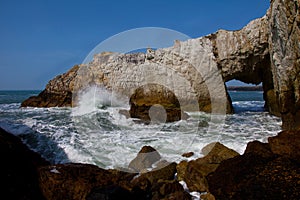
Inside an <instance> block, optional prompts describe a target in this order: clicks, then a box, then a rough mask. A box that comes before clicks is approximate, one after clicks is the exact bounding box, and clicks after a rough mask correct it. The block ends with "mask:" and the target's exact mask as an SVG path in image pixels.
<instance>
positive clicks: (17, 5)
mask: <svg viewBox="0 0 300 200" xmlns="http://www.w3.org/2000/svg"><path fill="white" fill-rule="evenodd" d="M268 7H269V0H247V1H246V0H227V1H221V0H219V1H217V0H209V1H208V0H207V1H201V0H186V1H183V0H182V1H176V0H149V1H144V0H128V1H116V0H104V1H102V0H85V1H83V0H60V1H59V0H51V1H50V0H49V1H48V0H26V1H23V0H0V27H1V29H0V70H1V73H0V90H23V89H43V88H44V87H45V85H46V84H47V82H48V81H49V80H50V79H52V78H54V77H55V76H56V75H58V74H61V73H64V72H66V71H67V70H68V69H69V68H70V67H72V66H73V65H75V64H80V63H81V62H82V61H83V60H84V58H85V57H86V56H87V54H88V53H89V52H90V51H91V50H92V49H93V48H94V47H95V46H96V45H97V44H99V43H100V42H101V41H103V40H105V39H107V38H109V37H111V36H113V35H115V34H117V33H120V32H123V31H126V30H129V29H133V28H140V27H162V28H168V29H173V30H176V31H179V32H181V33H184V34H186V35H188V36H190V37H192V38H196V37H200V36H204V35H207V34H209V33H213V32H216V31H217V30H218V29H226V30H237V29H240V28H242V27H243V26H245V25H246V24H247V23H248V22H249V21H251V20H252V19H255V18H258V17H262V16H263V15H264V14H265V13H266V11H267V9H268Z"/></svg>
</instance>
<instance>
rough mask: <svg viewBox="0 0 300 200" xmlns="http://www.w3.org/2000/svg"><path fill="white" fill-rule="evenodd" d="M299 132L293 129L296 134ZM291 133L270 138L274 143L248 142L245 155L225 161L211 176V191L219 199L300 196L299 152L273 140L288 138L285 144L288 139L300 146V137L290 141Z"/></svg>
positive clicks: (209, 180) (297, 197)
mask: <svg viewBox="0 0 300 200" xmlns="http://www.w3.org/2000/svg"><path fill="white" fill-rule="evenodd" d="M298 134H299V133H298V132H297V131H294V132H293V135H294V137H296V135H298ZM291 135H292V132H281V133H279V136H275V137H271V138H269V141H272V144H271V143H260V142H257V141H256V142H251V143H249V144H248V146H247V149H246V151H245V153H244V154H243V155H241V156H236V157H234V158H231V159H228V160H225V161H224V162H222V163H221V164H220V166H219V167H218V168H217V169H216V171H215V172H214V173H212V174H210V175H209V176H208V184H209V191H210V192H211V193H212V194H213V195H214V196H215V197H216V199H299V197H300V192H299V191H300V190H299V189H300V163H299V159H298V157H297V153H296V152H295V153H291V151H290V148H289V147H287V146H281V145H277V144H276V143H275V142H274V140H277V139H278V138H286V139H282V142H283V143H285V142H286V141H289V142H290V144H289V145H291V146H292V147H295V146H298V145H299V140H298V141H297V140H293V141H291V140H289V138H290V137H291ZM273 142H274V143H273ZM274 145H275V146H276V148H274ZM271 146H273V148H272V147H271ZM286 148H288V150H287V149H286ZM287 152H289V153H287Z"/></svg>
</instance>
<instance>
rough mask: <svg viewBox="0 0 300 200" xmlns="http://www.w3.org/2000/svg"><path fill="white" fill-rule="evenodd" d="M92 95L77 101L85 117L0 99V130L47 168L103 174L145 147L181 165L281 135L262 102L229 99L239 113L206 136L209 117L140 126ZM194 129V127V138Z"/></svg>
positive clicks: (125, 106) (66, 110)
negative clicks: (85, 167) (213, 150)
mask: <svg viewBox="0 0 300 200" xmlns="http://www.w3.org/2000/svg"><path fill="white" fill-rule="evenodd" d="M91 91H95V89H94V90H92V89H91ZM91 91H86V94H84V93H82V94H83V95H82V96H80V97H81V100H82V101H81V103H82V106H83V107H84V106H86V107H88V106H91V107H90V110H89V111H90V112H82V113H80V112H79V111H78V109H79V108H80V107H75V108H20V103H7V101H6V100H5V99H3V102H5V103H2V104H0V126H3V127H5V129H6V130H8V131H10V132H12V133H15V134H16V133H17V134H19V136H20V137H22V139H23V141H24V142H25V143H26V144H27V145H28V146H29V147H30V148H31V149H33V150H35V151H37V152H39V153H40V154H41V155H42V156H43V157H44V158H46V159H48V160H49V161H51V162H52V163H67V162H81V163H90V164H95V165H97V166H99V167H102V168H115V167H126V166H127V165H128V164H129V163H130V161H131V160H132V159H133V158H134V157H135V156H136V154H137V152H138V151H139V150H140V149H141V147H143V146H145V145H150V146H152V147H154V148H155V149H157V150H158V151H159V153H160V154H161V155H162V157H163V158H164V159H166V160H168V161H170V162H171V161H176V162H179V161H180V160H182V159H186V158H183V157H181V154H182V153H186V152H191V151H193V152H194V153H195V155H194V156H193V157H191V158H189V159H195V158H197V157H201V156H202V155H201V151H200V150H201V148H202V147H204V146H206V145H207V144H209V143H211V142H215V141H216V140H218V141H220V142H221V143H222V144H224V145H225V146H227V147H229V148H232V149H234V150H236V151H237V152H239V153H243V152H244V150H245V148H246V145H247V143H248V142H249V141H253V140H258V141H262V142H266V141H267V138H268V137H270V136H274V135H276V134H277V133H278V132H279V131H280V130H281V120H280V118H278V117H275V116H271V115H269V114H268V113H267V112H264V111H263V109H262V108H263V105H264V101H259V102H252V101H251V99H250V100H247V101H246V100H245V101H235V100H234V99H233V101H234V103H233V105H234V107H235V108H236V109H238V108H240V112H238V113H236V114H233V115H227V116H226V120H225V124H224V128H223V130H222V131H218V130H217V129H216V130H215V131H214V130H213V129H211V131H206V130H207V126H206V124H207V123H208V124H209V125H210V126H211V127H214V126H217V125H215V124H214V123H215V122H214V121H211V120H210V119H211V117H210V114H207V113H202V112H197V113H189V115H190V116H191V118H190V119H188V120H182V121H178V122H174V123H167V124H153V125H150V126H145V125H143V124H138V123H135V119H130V118H129V119H127V118H126V117H125V116H123V115H121V114H119V110H120V109H128V101H127V102H126V101H124V104H122V102H123V101H121V104H119V106H116V104H117V101H118V100H119V98H116V100H117V101H116V102H114V103H113V104H112V105H114V106H109V105H111V104H110V102H112V101H114V100H112V99H111V98H110V96H109V95H110V93H109V92H108V94H107V96H106V95H102V97H101V95H100V94H101V93H100V91H101V88H96V91H98V93H99V95H98V96H99V97H98V98H97V99H96V102H98V104H97V103H96V104H95V103H94V99H93V98H94V94H95V93H93V92H91ZM30 94H32V93H28V95H30ZM102 94H105V92H103V93H102ZM251 94H252V93H251ZM11 95H18V93H16V94H14V93H13V94H11ZM235 95H239V92H236V93H235ZM243 95H244V94H243ZM112 96H114V95H112ZM9 98H10V99H15V98H12V97H9ZM101 98H103V99H101ZM89 100H92V101H89ZM255 101H257V99H255ZM84 102H85V103H84ZM88 102H89V103H88ZM105 102H106V103H105ZM258 103H259V104H258ZM95 105H96V106H95ZM103 105H104V106H103ZM253 105H256V106H258V105H259V106H258V107H253ZM241 108H242V109H241ZM82 109H83V108H82ZM83 111H85V109H83ZM76 112H77V113H76ZM74 113H75V114H74ZM74 118H77V119H78V120H79V121H78V122H79V123H76V121H74ZM199 119H200V121H201V124H199ZM193 127H198V128H197V131H196V132H195V131H194V129H193ZM191 138H193V140H192V142H191Z"/></svg>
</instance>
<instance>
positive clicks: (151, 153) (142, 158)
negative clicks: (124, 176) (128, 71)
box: [128, 146, 161, 172]
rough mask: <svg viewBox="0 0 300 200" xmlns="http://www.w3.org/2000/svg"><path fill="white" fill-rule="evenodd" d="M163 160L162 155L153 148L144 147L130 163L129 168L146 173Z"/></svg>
mask: <svg viewBox="0 0 300 200" xmlns="http://www.w3.org/2000/svg"><path fill="white" fill-rule="evenodd" d="M160 159H161V156H160V154H159V153H158V152H157V151H156V150H155V149H154V148H153V147H151V146H144V147H142V149H141V150H140V151H139V153H138V155H137V156H136V157H135V158H134V159H133V160H132V161H131V162H130V163H129V166H128V168H129V169H132V170H135V171H137V172H142V171H146V170H147V169H148V168H152V165H153V164H154V163H156V162H158V161H159V160H160Z"/></svg>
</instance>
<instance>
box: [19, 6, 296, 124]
mask: <svg viewBox="0 0 300 200" xmlns="http://www.w3.org/2000/svg"><path fill="white" fill-rule="evenodd" d="M299 4H300V3H299V0H296V1H292V0H286V1H282V0H273V1H271V7H270V9H269V11H268V13H267V14H266V16H264V17H262V18H260V19H256V20H253V21H251V22H250V23H249V24H248V25H247V26H245V27H244V28H243V29H241V30H238V31H225V30H219V31H218V32H216V33H214V34H210V35H208V36H205V37H201V38H197V39H190V40H187V41H183V42H180V41H175V44H174V46H173V47H169V48H164V49H158V50H156V51H153V50H151V49H149V50H148V52H147V53H145V54H144V53H137V54H125V55H124V54H118V53H111V52H104V53H101V54H98V55H95V57H94V60H93V61H92V62H91V63H89V64H88V65H80V67H79V66H75V67H73V68H72V69H71V70H70V71H69V72H67V73H65V74H63V75H60V76H57V77H56V78H55V79H53V80H51V81H50V82H49V83H48V85H47V86H46V89H45V90H44V91H43V92H42V93H41V94H40V95H39V96H38V97H31V98H29V99H28V100H26V101H24V102H23V103H22V106H23V107H25V106H36V107H51V106H71V105H72V104H76V102H74V101H73V102H72V97H73V100H75V101H76V97H77V93H78V92H79V91H80V90H83V89H85V88H86V87H89V86H91V85H96V86H101V87H105V88H107V89H108V90H113V91H114V92H117V93H120V94H122V95H125V96H127V98H128V99H129V98H130V97H131V96H132V94H133V93H134V92H135V90H136V89H137V88H139V87H142V86H144V85H147V84H149V83H151V84H157V85H163V86H165V87H167V88H169V89H170V90H171V91H172V92H173V93H174V94H175V95H176V97H177V98H178V100H179V102H181V101H183V100H185V101H191V102H197V103H198V105H199V107H197V108H196V109H195V108H193V109H194V110H201V111H205V112H214V113H232V112H233V109H232V106H231V101H230V98H229V96H228V94H227V91H226V87H225V84H224V83H225V82H226V81H229V80H232V79H237V80H241V81H243V82H246V83H253V84H259V83H262V84H263V89H264V99H265V101H266V105H265V107H266V109H267V110H269V112H270V113H272V114H274V115H277V116H282V119H283V128H284V129H297V128H299V127H300V120H297V119H300V78H299V73H300V67H299V66H300V57H299V55H300V47H299V40H300V38H299V37H300V36H299V35H300V31H299V24H300V17H299ZM197 103H196V104H195V103H192V104H193V105H197Z"/></svg>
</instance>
